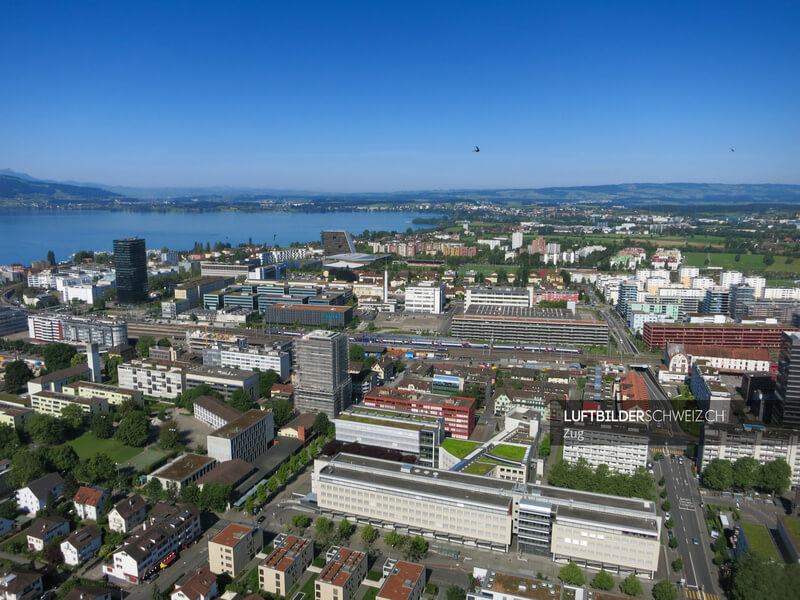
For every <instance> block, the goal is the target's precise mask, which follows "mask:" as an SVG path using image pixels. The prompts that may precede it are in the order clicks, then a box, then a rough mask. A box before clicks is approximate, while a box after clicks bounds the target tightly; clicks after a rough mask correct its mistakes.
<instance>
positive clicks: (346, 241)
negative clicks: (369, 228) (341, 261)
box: [322, 230, 356, 256]
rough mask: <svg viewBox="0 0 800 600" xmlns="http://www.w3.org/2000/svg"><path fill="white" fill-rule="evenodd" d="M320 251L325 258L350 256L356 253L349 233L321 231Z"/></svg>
mask: <svg viewBox="0 0 800 600" xmlns="http://www.w3.org/2000/svg"><path fill="white" fill-rule="evenodd" d="M322 250H323V252H324V253H325V256H331V255H334V254H352V253H355V252H356V245H355V244H354V243H353V236H351V235H350V232H349V231H344V230H341V231H323V232H322Z"/></svg>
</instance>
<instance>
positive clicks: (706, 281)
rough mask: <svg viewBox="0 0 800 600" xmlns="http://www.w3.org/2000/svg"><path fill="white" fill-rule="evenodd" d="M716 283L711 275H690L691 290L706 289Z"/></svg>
mask: <svg viewBox="0 0 800 600" xmlns="http://www.w3.org/2000/svg"><path fill="white" fill-rule="evenodd" d="M716 285H717V284H716V283H715V282H714V280H713V279H712V278H711V277H692V289H693V290H707V289H710V288H712V287H715V286H716Z"/></svg>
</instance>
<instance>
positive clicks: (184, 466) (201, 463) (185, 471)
mask: <svg viewBox="0 0 800 600" xmlns="http://www.w3.org/2000/svg"><path fill="white" fill-rule="evenodd" d="M213 462H214V459H213V458H211V457H210V456H202V455H200V454H184V455H183V456H181V457H180V458H179V459H177V460H176V461H174V462H171V463H169V464H167V465H164V466H163V467H161V468H160V469H158V470H157V471H155V472H153V473H152V475H153V476H155V477H163V478H164V479H170V480H173V481H183V480H184V479H186V478H187V477H189V476H190V475H192V474H194V473H196V472H197V471H199V470H200V469H202V468H204V467H206V466H208V465H209V464H210V463H213Z"/></svg>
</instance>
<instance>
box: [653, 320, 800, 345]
mask: <svg viewBox="0 0 800 600" xmlns="http://www.w3.org/2000/svg"><path fill="white" fill-rule="evenodd" d="M796 330H797V329H796V328H795V327H791V326H789V325H742V324H739V323H732V324H725V325H701V324H691V323H645V324H644V329H643V331H642V340H643V341H644V343H645V344H647V346H648V347H649V349H650V350H652V349H653V348H655V347H657V346H660V347H661V348H664V347H666V345H667V344H687V345H689V344H692V345H697V346H724V347H727V348H766V349H778V348H780V347H781V334H782V333H783V332H784V331H796Z"/></svg>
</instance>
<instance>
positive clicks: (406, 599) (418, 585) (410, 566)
mask: <svg viewBox="0 0 800 600" xmlns="http://www.w3.org/2000/svg"><path fill="white" fill-rule="evenodd" d="M383 575H384V581H383V585H382V586H381V589H380V590H379V591H378V595H377V596H376V599H377V600H420V598H421V597H422V591H423V590H424V589H425V567H424V566H422V565H418V564H416V563H410V562H406V561H403V560H394V559H389V560H387V561H386V564H384V566H383Z"/></svg>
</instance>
